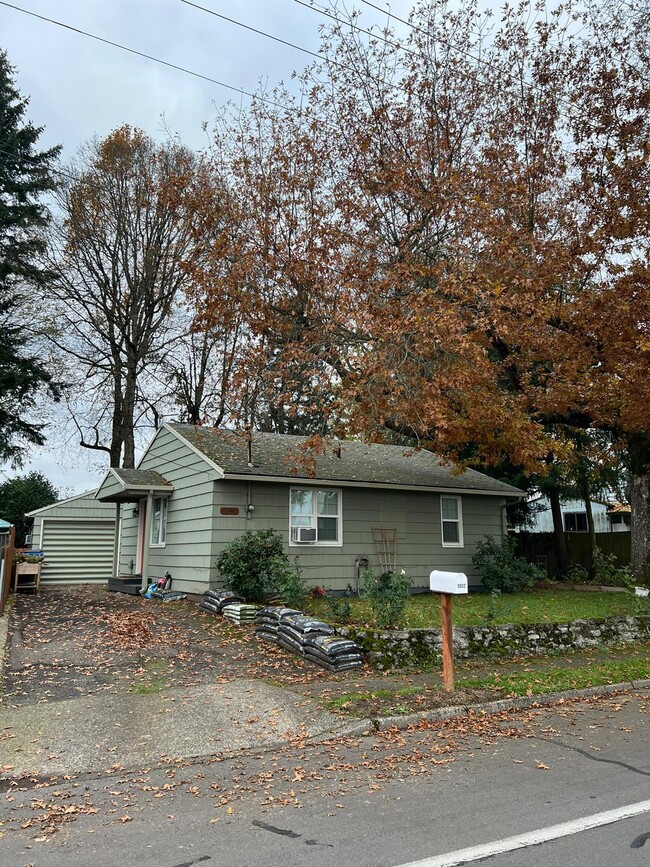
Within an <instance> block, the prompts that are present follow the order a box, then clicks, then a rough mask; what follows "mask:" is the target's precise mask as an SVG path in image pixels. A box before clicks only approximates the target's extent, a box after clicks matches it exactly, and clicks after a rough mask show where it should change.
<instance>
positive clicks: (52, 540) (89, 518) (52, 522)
mask: <svg viewBox="0 0 650 867" xmlns="http://www.w3.org/2000/svg"><path fill="white" fill-rule="evenodd" d="M96 493H97V491H96V490H92V491H85V492H84V493H83V494H78V495H77V496H76V497H69V498H68V499H66V500H58V501H57V502H56V503H52V504H51V505H49V506H43V508H41V509H34V511H32V512H27V514H26V515H25V517H26V518H31V519H32V520H33V522H34V523H33V524H32V529H31V533H30V534H29V535H28V537H27V542H28V547H30V548H33V549H35V550H42V551H43V552H44V553H45V561H44V563H43V565H42V567H41V584H87V583H104V584H105V583H106V582H107V581H108V579H109V578H110V577H111V575H113V561H114V555H115V527H116V523H115V509H114V508H113V507H112V506H110V505H108V506H107V505H106V504H105V503H102V502H101V501H100V500H98V499H96V497H95V494H96Z"/></svg>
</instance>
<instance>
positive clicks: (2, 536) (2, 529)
mask: <svg viewBox="0 0 650 867" xmlns="http://www.w3.org/2000/svg"><path fill="white" fill-rule="evenodd" d="M11 527H12V525H11V524H10V523H9V521H3V520H2V519H1V518H0V548H4V546H5V545H7V544H8V543H9V531H10V530H11Z"/></svg>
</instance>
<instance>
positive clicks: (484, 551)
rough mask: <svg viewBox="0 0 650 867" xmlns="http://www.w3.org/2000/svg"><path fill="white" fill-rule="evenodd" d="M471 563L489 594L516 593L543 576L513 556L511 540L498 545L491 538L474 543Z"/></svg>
mask: <svg viewBox="0 0 650 867" xmlns="http://www.w3.org/2000/svg"><path fill="white" fill-rule="evenodd" d="M472 563H473V564H474V566H476V571H477V572H478V574H479V575H480V576H481V580H482V581H483V586H484V587H485V589H486V590H489V591H490V592H492V591H493V590H499V591H500V592H501V593H519V592H521V591H522V590H524V589H525V588H526V587H531V586H532V585H533V583H534V582H535V581H541V580H542V579H543V578H544V573H543V572H542V571H541V570H540V569H538V568H537V566H533V564H532V563H527V562H526V560H524V559H523V558H522V557H517V554H516V552H515V540H514V539H511V538H510V537H506V538H505V539H504V540H503V541H502V542H501V544H499V543H498V542H497V541H496V540H495V539H494V537H493V536H486V537H485V539H484V540H482V541H481V542H479V543H478V544H477V546H476V553H475V554H474V556H473V557H472Z"/></svg>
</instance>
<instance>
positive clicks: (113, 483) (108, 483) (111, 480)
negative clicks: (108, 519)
mask: <svg viewBox="0 0 650 867" xmlns="http://www.w3.org/2000/svg"><path fill="white" fill-rule="evenodd" d="M100 491H101V496H102V497H108V496H113V495H114V494H120V493H121V492H122V485H121V484H120V482H119V480H118V479H116V478H115V476H114V475H113V473H108V475H107V476H106V478H105V479H104V481H102V484H101V486H100Z"/></svg>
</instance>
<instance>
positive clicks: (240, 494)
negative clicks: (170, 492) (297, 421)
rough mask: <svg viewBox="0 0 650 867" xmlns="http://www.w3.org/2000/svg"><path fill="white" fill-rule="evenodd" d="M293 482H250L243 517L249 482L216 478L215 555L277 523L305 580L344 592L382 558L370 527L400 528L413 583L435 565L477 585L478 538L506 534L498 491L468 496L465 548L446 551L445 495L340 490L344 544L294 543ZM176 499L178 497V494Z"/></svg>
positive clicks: (400, 546) (423, 581)
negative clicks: (362, 561)
mask: <svg viewBox="0 0 650 867" xmlns="http://www.w3.org/2000/svg"><path fill="white" fill-rule="evenodd" d="M289 487H290V485H282V484H275V483H263V482H252V483H251V485H250V491H251V504H252V505H253V506H254V512H253V513H252V514H251V517H250V518H246V512H245V509H246V504H247V484H246V483H245V482H233V481H225V480H222V481H218V482H215V485H214V489H215V493H214V503H215V510H214V511H215V516H214V522H215V533H214V540H215V557H216V555H217V553H218V550H220V549H221V547H223V546H224V545H227V544H228V543H229V542H231V541H232V540H233V539H235V538H237V536H239V535H241V534H242V533H243V532H244V531H245V530H247V529H251V530H260V529H263V528H265V527H272V528H273V529H275V530H277V531H278V532H280V533H281V534H282V536H283V538H284V539H285V550H286V552H287V554H288V555H289V556H290V557H295V556H297V557H299V561H300V565H301V566H302V568H303V574H304V576H305V578H306V579H307V580H308V581H309V582H310V583H312V584H320V585H322V586H324V587H326V588H329V589H335V590H345V589H346V587H347V585H348V584H352V585H353V586H354V581H355V576H356V568H355V560H356V559H357V558H358V557H359V556H361V555H364V554H365V555H367V556H368V558H369V560H370V565H371V567H372V568H374V569H379V568H380V565H379V558H378V555H377V550H376V547H375V543H374V540H373V536H372V528H373V527H386V528H389V529H396V530H397V557H396V560H397V564H396V565H397V568H398V569H405V570H406V572H407V573H408V574H409V575H410V576H411V578H412V579H413V585H414V586H415V587H425V586H428V583H429V572H430V571H431V570H432V569H448V570H451V571H457V572H465V573H466V574H467V575H468V576H469V578H470V582H471V583H472V584H475V585H476V584H477V583H478V578H477V576H476V573H475V571H474V568H473V565H472V555H473V553H474V551H475V547H476V543H477V541H479V540H480V539H482V538H483V537H484V536H485V535H486V534H490V535H493V536H494V537H495V538H497V539H500V538H501V537H502V534H503V519H502V506H503V505H504V500H503V499H502V498H501V497H495V496H476V495H469V494H468V495H463V496H462V507H463V533H464V546H463V547H462V548H443V547H442V544H441V525H440V495H439V494H433V493H426V492H417V491H382V490H368V489H362V488H345V487H344V488H341V489H340V490H341V492H342V502H343V545H342V546H341V547H318V546H317V545H299V546H293V545H292V546H289ZM174 496H175V495H174ZM221 506H234V507H238V508H239V509H240V515H239V516H236V517H230V516H228V517H226V516H221V515H220V514H219V509H220V508H221Z"/></svg>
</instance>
